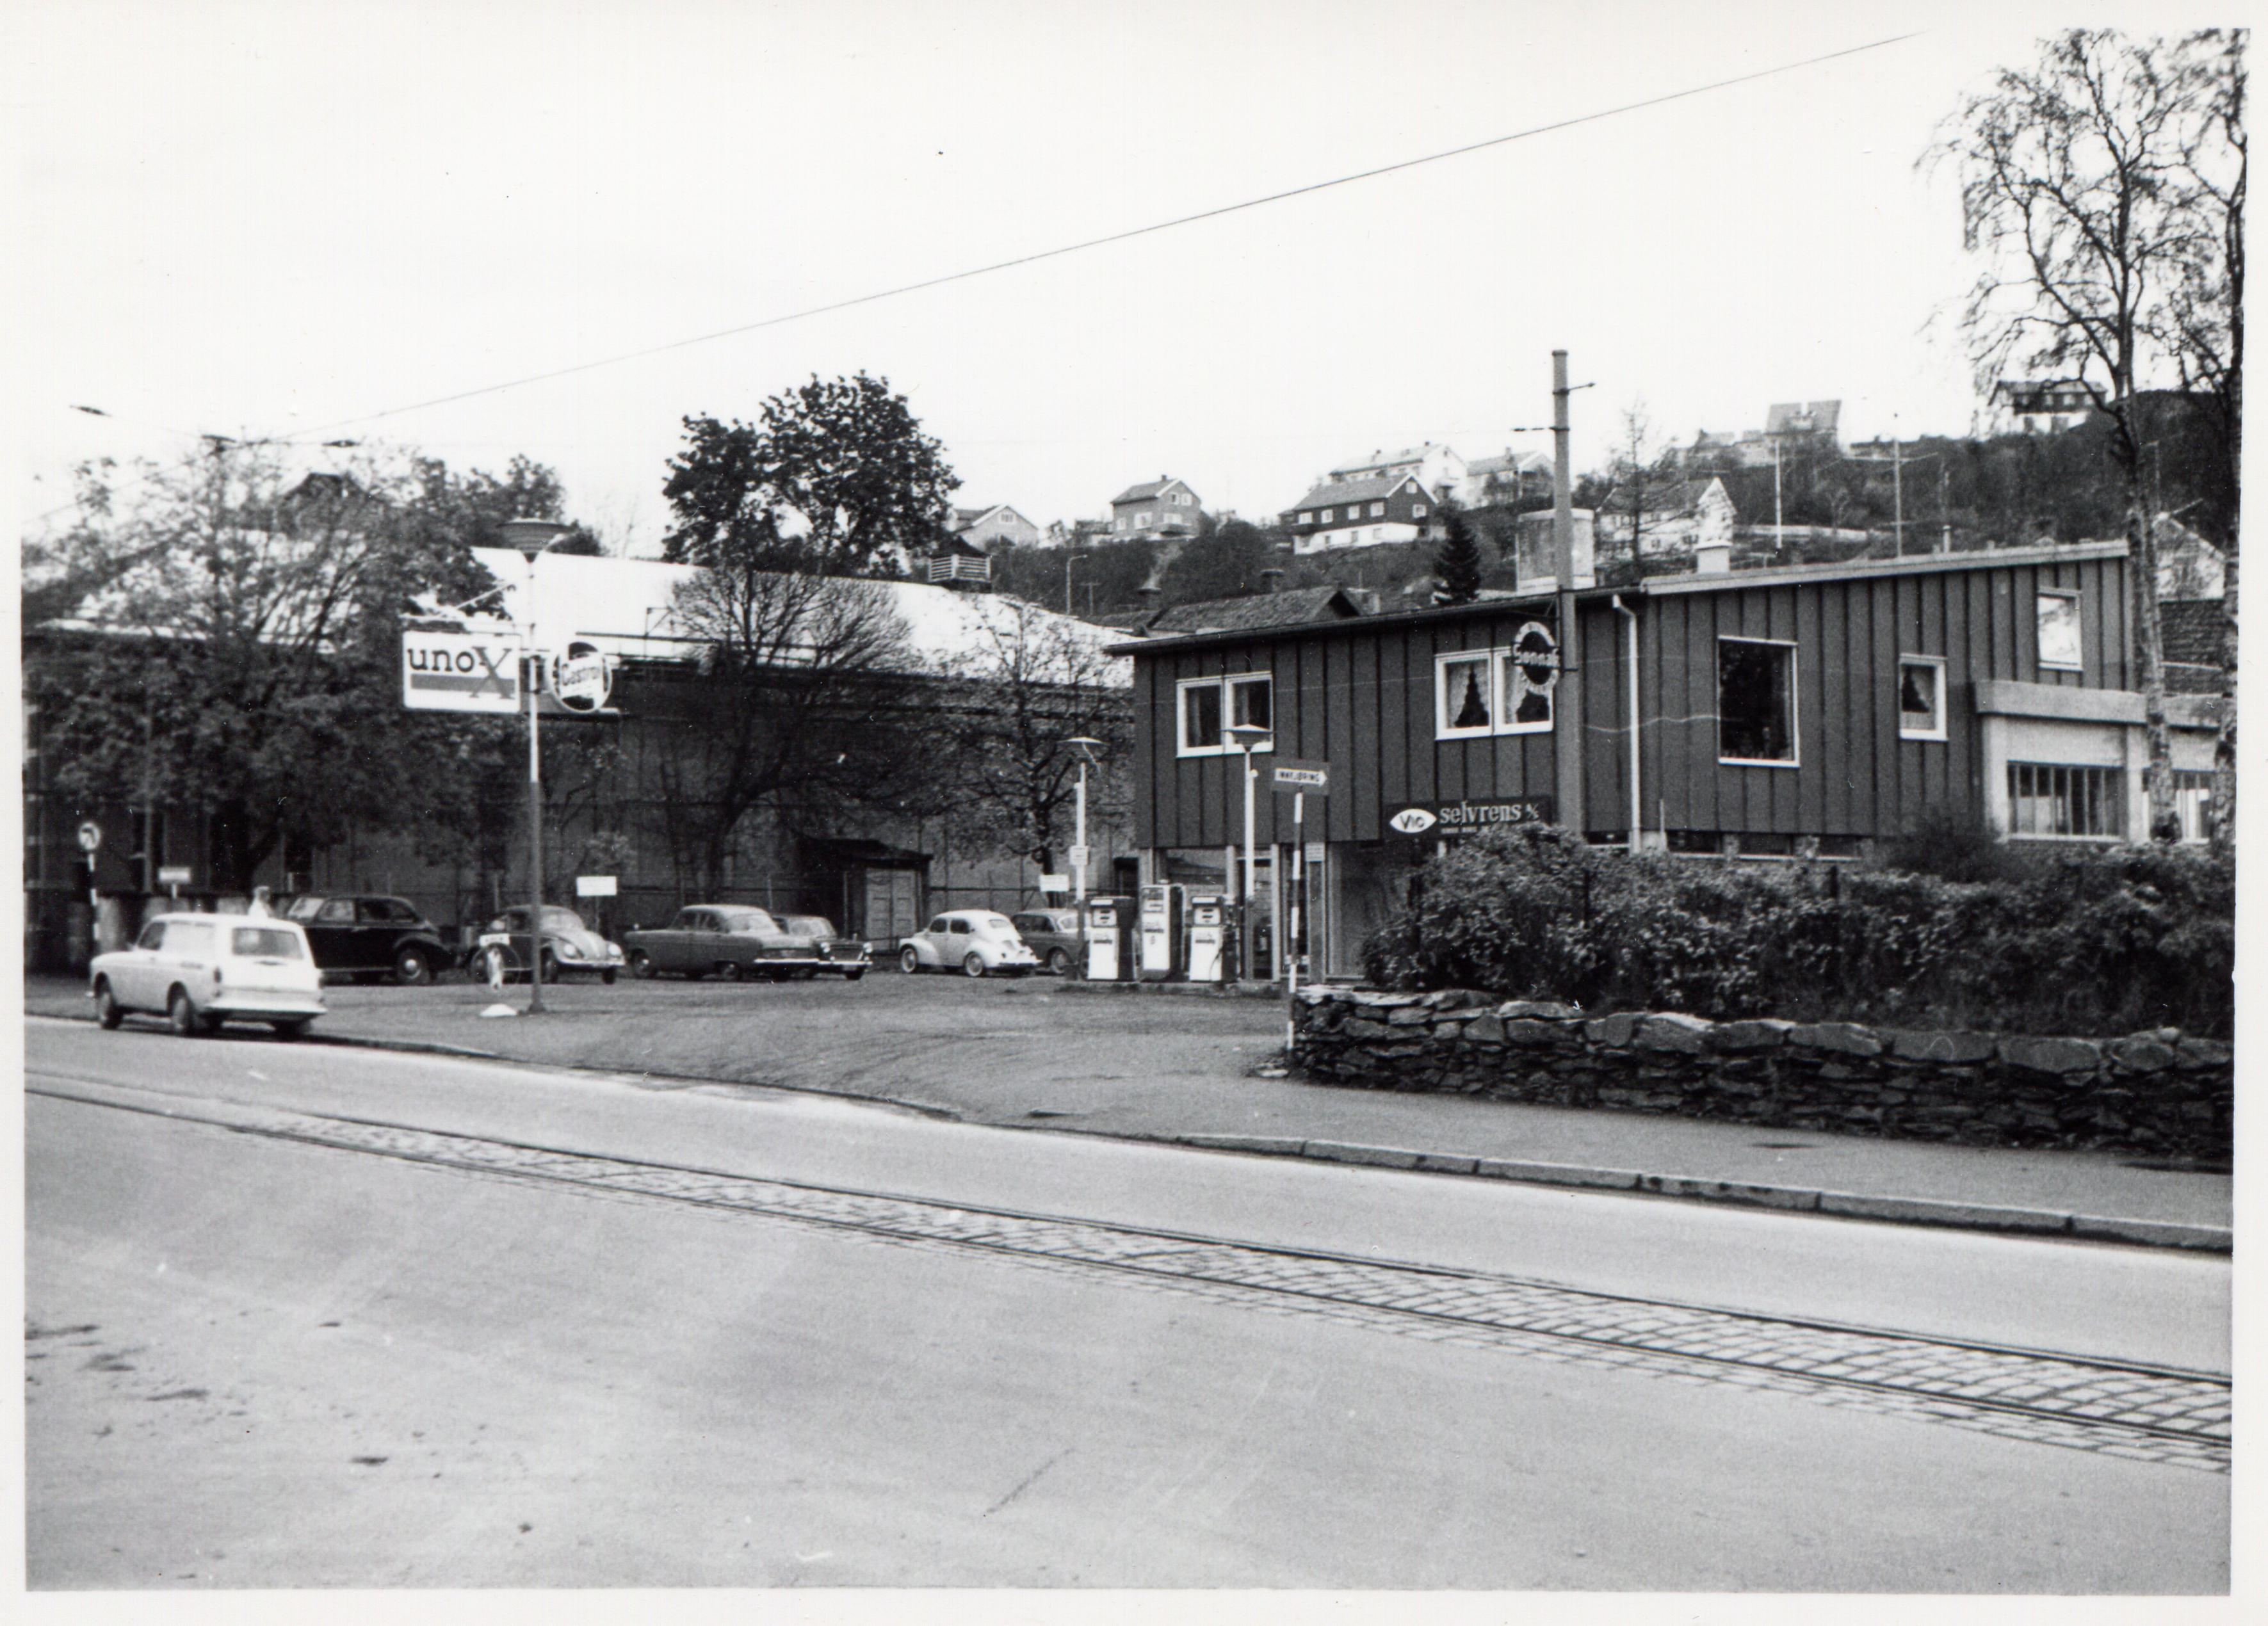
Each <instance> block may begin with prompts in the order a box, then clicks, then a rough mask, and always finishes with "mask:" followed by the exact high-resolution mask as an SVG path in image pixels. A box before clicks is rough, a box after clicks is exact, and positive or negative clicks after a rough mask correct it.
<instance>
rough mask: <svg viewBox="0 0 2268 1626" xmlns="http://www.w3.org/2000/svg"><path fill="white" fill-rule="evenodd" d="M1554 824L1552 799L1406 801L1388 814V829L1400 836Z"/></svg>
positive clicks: (1539, 797) (1449, 833)
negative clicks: (1517, 825) (1511, 825)
mask: <svg viewBox="0 0 2268 1626" xmlns="http://www.w3.org/2000/svg"><path fill="white" fill-rule="evenodd" d="M1550 822H1551V798H1550V797H1548V796H1522V797H1517V798H1491V799H1489V800H1484V801H1463V800H1460V801H1454V802H1406V803H1402V804H1398V805H1396V806H1393V807H1391V808H1389V809H1388V812H1387V815H1386V828H1388V829H1389V830H1392V831H1394V832H1395V834H1396V835H1432V836H1443V835H1466V834H1468V833H1469V832H1470V831H1474V830H1485V829H1488V828H1491V826H1494V825H1499V824H1549V823H1550Z"/></svg>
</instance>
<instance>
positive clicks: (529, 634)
mask: <svg viewBox="0 0 2268 1626" xmlns="http://www.w3.org/2000/svg"><path fill="white" fill-rule="evenodd" d="M502 528H503V531H504V541H508V542H510V543H511V544H512V546H513V547H514V548H518V549H519V551H520V554H521V555H522V556H523V557H524V558H526V559H527V603H526V604H525V605H524V606H522V607H521V610H520V616H521V620H520V625H519V636H520V649H521V651H522V654H523V658H524V659H525V662H526V669H525V673H524V677H523V682H524V684H525V687H526V688H527V875H528V880H527V886H528V896H529V904H528V910H527V1014H528V1015H530V1016H538V1015H541V1013H542V1011H543V751H542V747H541V743H540V741H541V734H540V725H538V724H537V722H536V716H535V692H536V689H537V688H539V687H540V684H539V683H538V681H537V678H538V673H540V672H541V662H542V659H543V657H542V654H541V651H539V650H538V648H537V645H536V641H535V556H536V555H538V554H540V553H541V552H542V551H543V550H544V549H545V548H549V547H550V546H551V544H552V543H554V542H556V541H558V540H559V539H560V538H561V537H563V536H564V535H566V534H567V533H568V532H569V531H570V530H571V529H573V527H572V526H564V525H562V524H560V523H559V522H558V521H557V520H556V519H507V520H505V521H504V526H503V527H502Z"/></svg>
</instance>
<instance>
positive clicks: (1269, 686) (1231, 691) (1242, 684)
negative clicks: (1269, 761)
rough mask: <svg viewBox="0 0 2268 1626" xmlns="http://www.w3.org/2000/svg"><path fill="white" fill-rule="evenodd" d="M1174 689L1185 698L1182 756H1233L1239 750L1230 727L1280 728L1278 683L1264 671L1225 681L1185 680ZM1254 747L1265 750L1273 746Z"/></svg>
mask: <svg viewBox="0 0 2268 1626" xmlns="http://www.w3.org/2000/svg"><path fill="white" fill-rule="evenodd" d="M1175 688H1176V689H1177V690H1178V691H1179V694H1180V699H1181V738H1180V745H1179V749H1178V752H1177V754H1179V755H1182V756H1220V755H1223V754H1232V753H1233V752H1234V751H1235V749H1236V747H1234V746H1233V745H1232V744H1230V743H1229V739H1228V733H1227V731H1228V730H1229V729H1230V728H1232V727H1241V726H1247V725H1248V726H1251V727H1254V728H1270V729H1272V728H1274V727H1275V726H1276V709H1275V706H1274V704H1273V701H1274V691H1275V680H1274V679H1273V678H1271V677H1270V676H1269V675H1268V673H1264V672H1255V673H1235V674H1233V675H1231V676H1228V677H1224V678H1184V679H1183V680H1182V681H1181V682H1180V683H1178V684H1176V685H1175ZM1271 744H1272V742H1271ZM1254 748H1255V749H1256V750H1263V751H1264V750H1268V749H1270V745H1261V746H1257V747H1254Z"/></svg>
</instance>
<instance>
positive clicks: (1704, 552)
mask: <svg viewBox="0 0 2268 1626" xmlns="http://www.w3.org/2000/svg"><path fill="white" fill-rule="evenodd" d="M1732 568H1733V545H1732V543H1730V542H1702V543H1699V544H1698V545H1697V546H1696V547H1695V548H1694V549H1693V573H1694V574H1695V575H1696V576H1723V575H1726V574H1727V573H1728V572H1729V571H1730V570H1732Z"/></svg>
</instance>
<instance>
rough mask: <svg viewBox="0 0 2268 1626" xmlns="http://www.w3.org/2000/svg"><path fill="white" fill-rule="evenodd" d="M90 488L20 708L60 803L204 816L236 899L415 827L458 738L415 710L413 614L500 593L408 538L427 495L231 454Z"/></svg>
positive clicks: (31, 603)
mask: <svg viewBox="0 0 2268 1626" xmlns="http://www.w3.org/2000/svg"><path fill="white" fill-rule="evenodd" d="M82 478H83V481H84V482H85V490H86V495H87V497H88V498H89V500H88V501H87V503H86V504H85V505H84V507H83V508H82V510H81V513H82V518H81V519H80V520H79V521H78V522H77V524H76V525H75V526H73V527H72V528H71V529H70V531H69V532H67V533H64V534H63V536H62V537H60V538H59V539H57V540H56V541H53V542H51V543H40V544H35V545H33V546H32V547H30V548H27V549H26V583H27V592H26V600H25V602H26V609H27V612H29V611H32V610H34V609H36V611H37V614H36V616H34V617H32V618H30V619H27V621H26V633H27V635H28V636H27V639H26V673H25V678H26V691H27V693H32V694H36V695H39V696H40V703H41V705H42V710H43V717H44V718H45V720H46V722H47V725H48V747H50V748H51V749H52V750H53V752H54V754H55V760H56V761H58V763H59V764H60V766H59V767H58V769H57V770H56V775H55V779H56V784H57V787H58V788H59V789H61V790H62V791H64V792H65V793H67V794H70V795H72V796H74V797H77V798H81V799H82V800H84V801H86V802H89V803H100V802H105V801H107V802H113V803H127V804H129V805H131V806H137V807H142V808H159V807H163V808H167V809H171V810H173V811H174V812H176V813H188V814H191V815H193V816H195V817H197V818H198V819H200V820H202V823H203V836H204V842H205V865H206V868H207V870H208V872H209V877H210V884H212V885H213V886H215V887H217V888H219V889H221V890H225V891H237V892H243V891H247V890H248V889H249V888H250V886H251V884H252V880H253V877H254V873H255V872H256V871H257V869H258V868H259V866H260V865H261V864H262V863H263V862H264V861H266V860H267V859H268V858H269V857H271V856H273V855H274V854H276V852H277V851H278V850H282V851H284V854H285V856H286V860H287V862H289V861H290V859H291V856H292V855H293V854H294V853H295V852H298V851H306V850H313V848H314V847H316V846H320V845H321V844H324V843H325V842H328V841H330V840H333V839H335V838H337V837H338V836H340V835H342V834H343V833H344V832H345V831H346V830H347V829H348V828H351V827H353V826H356V825H358V824H359V825H362V826H364V827H365V828H367V827H377V828H389V827H394V826H398V825H400V824H401V823H402V822H404V821H405V820H408V819H409V818H410V816H411V813H412V810H413V809H414V808H415V807H416V805H417V804H418V801H419V799H420V798H421V797H422V796H423V794H424V793H425V791H427V789H428V787H429V784H430V778H429V774H430V769H431V765H432V763H433V761H435V760H436V759H437V757H441V756H443V755H444V754H443V753H440V752H438V751H437V749H436V740H437V739H438V735H439V734H440V733H441V732H444V729H443V726H442V720H441V719H423V718H416V717H411V716H409V714H407V713H405V712H404V711H403V710H402V707H401V694H400V688H399V683H400V677H399V673H400V659H401V657H400V641H399V640H400V632H401V614H402V613H403V612H404V611H406V610H407V609H408V608H409V600H410V596H411V594H413V593H415V592H420V591H424V592H438V593H439V594H441V595H443V596H445V597H451V598H453V599H457V600H461V599H464V598H468V597H470V596H472V594H474V593H475V592H480V591H482V589H484V588H485V587H486V586H487V585H490V584H489V583H488V581H487V579H486V576H485V572H483V571H482V570H480V569H479V567H478V566H477V564H476V563H475V562H474V561H473V559H472V558H471V556H470V555H468V554H467V553H465V552H464V550H463V549H462V548H461V547H460V546H458V545H456V544H455V543H454V542H453V541H451V540H450V539H448V538H447V537H446V536H443V535H441V534H439V533H437V532H436V531H434V530H433V529H431V527H425V526H420V525H418V524H416V523H413V522H411V520H410V519H409V504H411V503H412V502H413V501H414V499H415V497H416V482H415V481H414V479H412V478H410V477H409V475H406V474H404V473H403V472H401V470H400V469H399V468H398V467H393V466H391V465H389V464H387V463H382V462H379V461H378V460H366V461H365V462H362V463H359V464H357V465H355V466H353V467H350V468H348V469H346V470H345V471H343V472H335V473H324V474H319V475H306V476H295V475H294V474H293V472H292V471H291V469H289V468H288V467H286V466H285V464H284V462H283V460H282V459H281V458H280V457H279V456H278V454H277V453H276V451H275V450H274V449H273V448H270V447H265V446H256V445H254V446H247V445H237V444H235V443H232V442H225V441H220V440H214V441H212V442H210V443H209V445H208V446H207V448H206V450H205V451H204V452H203V453H201V454H197V455H194V456H191V457H188V458H186V459H184V460H181V461H180V462H178V463H175V464H173V465H170V466H146V465H145V466H140V467H137V468H136V469H135V470H133V471H129V476H128V478H127V479H126V480H125V481H123V482H121V480H120V478H119V471H117V470H116V469H115V468H114V467H107V466H105V467H89V468H87V469H85V470H84V471H82ZM412 786H415V787H416V793H415V794H413V793H411V792H410V791H409V787H412Z"/></svg>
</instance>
